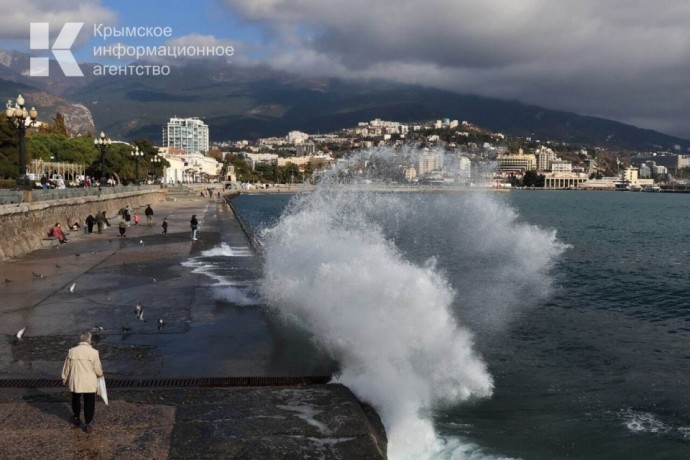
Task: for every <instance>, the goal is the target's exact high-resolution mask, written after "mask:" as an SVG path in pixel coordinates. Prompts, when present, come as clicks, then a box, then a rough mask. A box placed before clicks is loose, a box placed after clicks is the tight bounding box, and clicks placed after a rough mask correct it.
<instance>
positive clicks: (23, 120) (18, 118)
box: [5, 94, 38, 192]
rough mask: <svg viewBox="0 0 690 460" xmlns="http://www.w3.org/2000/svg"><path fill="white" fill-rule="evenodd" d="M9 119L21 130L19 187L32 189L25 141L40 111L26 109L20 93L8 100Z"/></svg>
mask: <svg viewBox="0 0 690 460" xmlns="http://www.w3.org/2000/svg"><path fill="white" fill-rule="evenodd" d="M5 115H6V116H7V121H9V122H10V123H11V124H12V125H14V126H15V127H16V128H17V131H19V176H17V187H18V188H19V189H21V190H25V191H29V192H30V191H31V179H29V176H28V175H27V174H26V145H25V142H24V139H25V136H26V128H27V127H31V126H35V125H36V117H37V116H38V112H37V111H36V109H35V108H33V107H31V110H28V111H27V110H26V107H24V98H23V97H22V95H21V94H20V95H19V96H17V100H16V101H15V103H14V107H13V104H12V101H11V100H8V101H7V109H6V110H5Z"/></svg>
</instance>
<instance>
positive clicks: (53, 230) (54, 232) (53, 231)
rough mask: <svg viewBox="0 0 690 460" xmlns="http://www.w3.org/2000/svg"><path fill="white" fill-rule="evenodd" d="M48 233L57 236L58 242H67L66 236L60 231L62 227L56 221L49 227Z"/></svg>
mask: <svg viewBox="0 0 690 460" xmlns="http://www.w3.org/2000/svg"><path fill="white" fill-rule="evenodd" d="M50 235H51V236H54V237H55V238H57V239H58V241H59V242H60V243H66V242H67V237H66V236H65V234H64V233H63V232H62V227H60V224H59V223H57V222H56V223H55V226H54V227H53V228H51V229H50Z"/></svg>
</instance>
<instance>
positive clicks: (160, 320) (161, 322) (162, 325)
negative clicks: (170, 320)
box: [158, 318, 165, 331]
mask: <svg viewBox="0 0 690 460" xmlns="http://www.w3.org/2000/svg"><path fill="white" fill-rule="evenodd" d="M164 327H165V321H163V319H162V318H161V319H159V320H158V330H159V331H162V330H163V328H164Z"/></svg>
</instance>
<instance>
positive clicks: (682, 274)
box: [233, 171, 690, 459]
mask: <svg viewBox="0 0 690 460" xmlns="http://www.w3.org/2000/svg"><path fill="white" fill-rule="evenodd" d="M335 176H336V177H338V180H337V181H329V180H323V181H322V182H320V184H319V185H317V186H316V190H314V191H310V192H305V193H296V194H292V195H288V194H273V195H271V194H265V195H240V196H238V197H236V198H234V199H233V205H234V208H235V209H236V212H237V213H238V215H239V216H240V218H241V219H242V220H243V221H244V223H245V225H246V226H247V227H248V228H249V229H250V232H251V233H252V235H253V237H254V239H255V242H256V245H257V248H258V250H259V252H260V253H261V257H262V274H261V279H260V280H258V281H257V283H256V284H255V285H254V287H253V288H252V289H254V292H252V293H250V294H248V295H249V296H250V297H252V296H254V297H256V298H261V302H262V303H266V304H268V305H270V306H271V308H273V309H275V310H276V311H279V312H280V313H281V314H282V315H284V317H285V318H286V319H287V320H288V321H291V322H292V323H294V324H296V325H297V326H298V327H300V328H301V329H302V330H304V331H305V332H306V333H307V334H309V335H310V337H312V339H313V341H314V343H316V344H317V345H318V347H319V349H320V350H321V351H322V352H325V353H327V354H328V355H329V356H330V357H331V358H332V359H333V360H334V361H335V362H336V363H337V370H336V372H335V373H334V381H338V382H341V383H343V384H345V385H347V386H348V387H349V388H350V389H351V390H352V391H353V392H354V393H355V395H357V397H358V398H359V399H360V400H362V401H365V402H367V403H369V404H371V405H372V406H373V407H374V408H375V409H376V410H377V412H378V413H379V415H380V416H381V418H382V420H383V422H384V425H385V427H386V432H387V435H388V443H389V444H388V457H389V458H391V459H687V458H690V388H689V387H688V385H689V379H690V263H688V262H689V261H688V258H689V257H690V213H689V212H688V211H689V210H690V195H688V194H672V193H635V192H601V191H540V190H513V191H507V192H505V191H503V192H501V191H493V190H467V191H462V192H453V193H425V192H423V191H419V192H402V193H401V192H397V193H396V192H385V191H381V190H376V191H368V190H367V187H365V186H364V187H363V186H362V182H358V181H354V182H352V181H342V178H343V177H345V176H347V174H342V171H341V173H340V174H335ZM366 183H369V182H368V181H367V182H366ZM305 359H308V357H307V358H305Z"/></svg>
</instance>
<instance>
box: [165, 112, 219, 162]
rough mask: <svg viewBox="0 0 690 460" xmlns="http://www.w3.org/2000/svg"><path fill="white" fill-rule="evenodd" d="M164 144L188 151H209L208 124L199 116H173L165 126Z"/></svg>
mask: <svg viewBox="0 0 690 460" xmlns="http://www.w3.org/2000/svg"><path fill="white" fill-rule="evenodd" d="M163 146H164V147H169V148H178V149H182V150H184V151H186V152H187V153H204V154H205V153H206V152H208V125H207V124H206V123H204V122H203V121H201V120H199V119H198V118H196V117H195V118H177V117H175V118H171V119H170V121H169V122H168V124H167V125H165V127H164V128H163Z"/></svg>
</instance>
